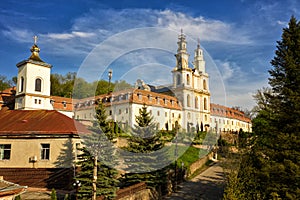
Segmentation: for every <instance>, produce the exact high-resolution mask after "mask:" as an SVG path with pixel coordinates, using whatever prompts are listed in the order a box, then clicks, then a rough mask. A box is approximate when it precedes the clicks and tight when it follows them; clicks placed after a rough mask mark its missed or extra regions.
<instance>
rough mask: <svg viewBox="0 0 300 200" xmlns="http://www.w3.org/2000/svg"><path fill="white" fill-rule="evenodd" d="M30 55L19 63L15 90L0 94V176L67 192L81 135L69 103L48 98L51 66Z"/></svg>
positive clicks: (34, 48)
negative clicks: (0, 107)
mask: <svg viewBox="0 0 300 200" xmlns="http://www.w3.org/2000/svg"><path fill="white" fill-rule="evenodd" d="M39 51H40V49H39V48H38V46H37V45H36V41H35V43H34V45H33V46H32V48H31V56H30V57H29V58H28V59H26V60H23V61H21V62H19V63H18V64H17V67H18V78H17V86H16V87H15V88H12V89H8V90H5V91H2V92H1V95H0V96H1V99H0V104H1V106H2V108H8V109H1V110H0V176H3V177H4V179H5V180H7V181H10V182H13V183H16V184H19V185H26V186H28V187H35V188H49V189H51V188H59V189H70V188H71V185H72V181H73V178H74V167H75V161H76V156H77V154H78V152H77V151H78V148H79V146H80V143H81V139H80V135H81V134H88V130H87V128H86V127H85V126H84V125H82V124H81V123H79V122H78V121H76V120H74V119H73V118H72V113H73V112H72V101H71V99H69V98H63V97H53V96H50V69H51V67H52V66H51V65H50V64H48V63H45V62H44V61H43V60H42V59H41V58H40V57H39Z"/></svg>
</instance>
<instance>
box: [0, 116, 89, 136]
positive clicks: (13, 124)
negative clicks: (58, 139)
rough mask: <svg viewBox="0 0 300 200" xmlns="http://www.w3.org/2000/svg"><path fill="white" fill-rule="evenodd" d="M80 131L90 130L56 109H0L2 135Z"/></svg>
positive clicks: (0, 132)
mask: <svg viewBox="0 0 300 200" xmlns="http://www.w3.org/2000/svg"><path fill="white" fill-rule="evenodd" d="M79 133H88V130H87V128H86V127H85V126H84V125H82V124H81V123H79V122H77V121H75V120H74V119H71V118H69V117H67V116H66V115H64V114H61V113H59V112H58V111H56V110H0V135H14V134H16V135H20V134H22V135H24V134H27V135H29V134H42V135H53V134H79Z"/></svg>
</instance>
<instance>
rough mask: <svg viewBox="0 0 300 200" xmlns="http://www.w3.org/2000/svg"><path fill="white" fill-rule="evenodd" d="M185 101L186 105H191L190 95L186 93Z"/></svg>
mask: <svg viewBox="0 0 300 200" xmlns="http://www.w3.org/2000/svg"><path fill="white" fill-rule="evenodd" d="M186 103H187V107H190V106H191V98H190V95H189V94H188V95H187V97H186Z"/></svg>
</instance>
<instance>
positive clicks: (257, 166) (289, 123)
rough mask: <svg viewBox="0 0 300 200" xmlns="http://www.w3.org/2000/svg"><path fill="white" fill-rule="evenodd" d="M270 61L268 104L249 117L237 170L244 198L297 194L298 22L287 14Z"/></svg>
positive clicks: (299, 122) (299, 184)
mask: <svg viewBox="0 0 300 200" xmlns="http://www.w3.org/2000/svg"><path fill="white" fill-rule="evenodd" d="M277 44H278V45H277V50H276V52H275V54H276V55H275V57H274V58H273V60H272V61H271V64H272V65H273V67H274V68H273V69H272V70H270V71H269V73H270V76H271V77H270V78H269V84H270V86H271V89H272V93H271V94H270V95H269V96H268V98H267V102H266V103H267V104H266V105H268V106H266V107H262V108H261V110H260V111H259V112H258V115H257V117H256V118H255V119H254V120H253V132H254V134H255V137H256V140H255V144H254V145H253V146H252V148H251V151H250V152H249V153H248V154H246V155H245V157H244V159H243V161H242V163H241V168H240V171H239V184H240V191H243V195H244V199H276V198H281V199H298V198H299V197H300V176H299V174H300V150H299V146H300V23H299V22H297V20H296V18H295V17H292V18H291V19H290V22H289V26H288V27H287V28H284V29H283V34H282V39H281V41H278V42H277Z"/></svg>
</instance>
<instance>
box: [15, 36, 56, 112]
mask: <svg viewBox="0 0 300 200" xmlns="http://www.w3.org/2000/svg"><path fill="white" fill-rule="evenodd" d="M30 51H31V56H30V57H29V58H28V59H27V60H23V61H21V62H19V63H18V64H17V67H18V77H17V88H16V99H15V109H16V110H36V109H46V110H53V106H52V105H51V103H50V74H51V67H52V66H51V65H50V64H48V63H45V62H44V61H42V59H41V58H40V56H39V52H40V49H39V47H38V46H37V36H34V44H33V45H32V47H31V49H30Z"/></svg>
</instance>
